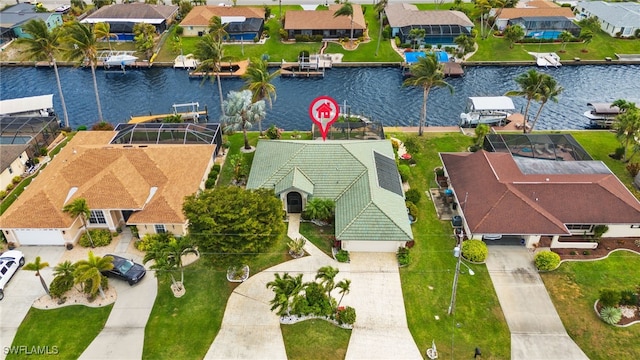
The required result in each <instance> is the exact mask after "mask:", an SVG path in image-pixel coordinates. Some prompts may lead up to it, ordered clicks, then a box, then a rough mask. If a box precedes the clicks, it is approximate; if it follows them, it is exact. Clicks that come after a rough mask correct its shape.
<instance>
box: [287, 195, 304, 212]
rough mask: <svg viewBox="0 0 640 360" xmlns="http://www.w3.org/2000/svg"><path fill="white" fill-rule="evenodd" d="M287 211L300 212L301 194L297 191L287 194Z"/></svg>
mask: <svg viewBox="0 0 640 360" xmlns="http://www.w3.org/2000/svg"><path fill="white" fill-rule="evenodd" d="M287 212H289V213H301V212H302V196H301V195H300V193H299V192H295V191H293V192H290V193H288V194H287Z"/></svg>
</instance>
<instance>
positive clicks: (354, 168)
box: [247, 140, 413, 252]
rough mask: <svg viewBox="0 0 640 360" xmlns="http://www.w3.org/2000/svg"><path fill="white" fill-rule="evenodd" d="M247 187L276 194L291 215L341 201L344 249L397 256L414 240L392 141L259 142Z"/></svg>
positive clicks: (338, 224)
mask: <svg viewBox="0 0 640 360" xmlns="http://www.w3.org/2000/svg"><path fill="white" fill-rule="evenodd" d="M247 188H249V189H256V188H269V189H274V191H275V193H276V195H277V196H279V197H280V198H281V199H282V201H283V208H284V209H285V210H286V211H287V212H289V213H300V212H302V211H303V210H304V208H305V205H306V203H307V200H309V199H311V198H328V199H332V200H334V201H335V205H336V207H335V236H336V239H337V240H340V241H341V246H342V249H344V250H348V251H363V252H395V251H397V250H398V247H400V246H405V244H406V243H407V242H408V241H411V240H413V233H412V231H411V226H410V224H409V219H408V217H407V209H406V206H405V200H404V191H403V189H402V183H401V180H400V175H399V174H398V169H397V167H396V162H395V158H394V153H393V149H392V147H391V143H390V142H389V141H387V140H357V141H338V140H334V141H326V142H321V141H266V140H262V141H260V142H258V146H257V148H256V154H255V157H254V160H253V165H252V167H251V172H250V174H249V179H248V181H247Z"/></svg>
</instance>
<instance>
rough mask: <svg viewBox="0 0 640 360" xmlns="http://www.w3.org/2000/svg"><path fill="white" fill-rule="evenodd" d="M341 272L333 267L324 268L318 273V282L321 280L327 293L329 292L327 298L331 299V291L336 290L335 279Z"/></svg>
mask: <svg viewBox="0 0 640 360" xmlns="http://www.w3.org/2000/svg"><path fill="white" fill-rule="evenodd" d="M339 272H340V270H338V269H337V268H334V267H331V266H323V267H321V268H320V269H318V273H317V274H316V280H318V279H320V284H322V285H323V286H324V289H325V291H326V292H327V297H328V298H329V299H331V291H332V290H333V289H335V287H336V286H335V278H336V275H338V273H339Z"/></svg>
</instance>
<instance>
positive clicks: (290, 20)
mask: <svg viewBox="0 0 640 360" xmlns="http://www.w3.org/2000/svg"><path fill="white" fill-rule="evenodd" d="M352 5H353V29H354V30H364V29H366V28H367V23H366V21H365V20H364V14H363V13H362V7H361V6H360V5H358V4H352ZM340 7H341V5H339V4H331V5H329V10H315V11H306V10H289V11H287V14H286V17H285V21H284V28H285V30H332V29H350V28H351V19H350V18H349V17H348V16H334V14H335V12H336V11H338V9H340Z"/></svg>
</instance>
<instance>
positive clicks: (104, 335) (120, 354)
mask: <svg viewBox="0 0 640 360" xmlns="http://www.w3.org/2000/svg"><path fill="white" fill-rule="evenodd" d="M118 255H122V256H127V257H130V256H131V255H127V254H122V253H120V254H118ZM134 261H136V262H138V263H139V262H140V261H139V259H134ZM157 283H158V282H157V280H156V279H155V277H154V274H153V272H147V275H146V276H145V278H144V279H142V281H140V282H139V283H138V284H136V285H134V286H129V284H128V283H127V282H126V281H121V280H118V279H110V280H109V286H115V288H116V292H117V293H118V298H117V300H116V303H115V304H114V305H113V309H112V310H111V314H109V318H108V319H107V323H106V324H105V326H104V328H103V329H102V331H101V332H100V334H98V336H96V338H95V339H94V340H93V341H92V342H91V344H90V345H89V347H87V349H86V350H85V351H84V352H83V353H82V355H81V356H80V359H109V360H112V359H141V358H142V348H143V346H144V328H145V326H146V325H147V320H149V315H150V314H151V309H152V308H153V303H154V301H155V300H156V295H157V293H158V286H157Z"/></svg>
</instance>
